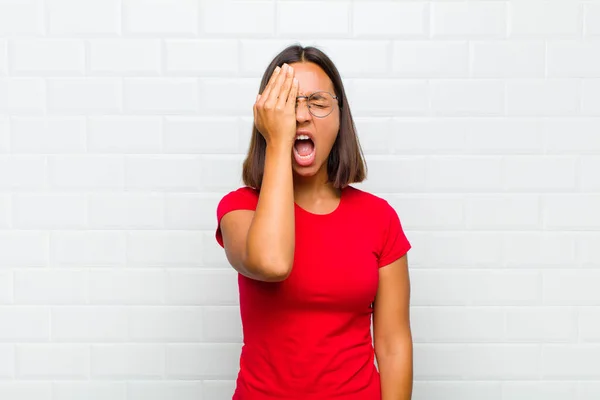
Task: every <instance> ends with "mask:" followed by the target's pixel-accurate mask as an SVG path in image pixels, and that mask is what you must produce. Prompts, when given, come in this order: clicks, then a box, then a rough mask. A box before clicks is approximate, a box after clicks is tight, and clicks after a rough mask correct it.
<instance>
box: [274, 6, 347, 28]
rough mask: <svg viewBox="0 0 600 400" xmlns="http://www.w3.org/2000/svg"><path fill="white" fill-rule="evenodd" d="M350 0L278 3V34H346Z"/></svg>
mask: <svg viewBox="0 0 600 400" xmlns="http://www.w3.org/2000/svg"><path fill="white" fill-rule="evenodd" d="M349 13H350V2H347V1H343V2H325V1H320V2H315V3H312V2H302V1H287V2H282V3H280V4H277V18H276V23H277V34H278V36H294V35H299V34H302V35H305V36H318V37H329V36H346V35H348V33H349V32H350V26H349Z"/></svg>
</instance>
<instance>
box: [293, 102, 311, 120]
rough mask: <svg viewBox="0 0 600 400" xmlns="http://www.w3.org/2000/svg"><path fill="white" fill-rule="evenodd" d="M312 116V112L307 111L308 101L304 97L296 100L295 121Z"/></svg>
mask: <svg viewBox="0 0 600 400" xmlns="http://www.w3.org/2000/svg"><path fill="white" fill-rule="evenodd" d="M311 118H312V114H311V113H310V111H308V103H307V101H306V99H297V100H296V121H298V122H299V123H302V122H305V121H308V120H310V119H311Z"/></svg>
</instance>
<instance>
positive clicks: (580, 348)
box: [542, 344, 600, 380]
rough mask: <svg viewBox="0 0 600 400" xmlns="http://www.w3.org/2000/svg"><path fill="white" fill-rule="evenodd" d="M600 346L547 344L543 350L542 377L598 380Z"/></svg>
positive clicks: (599, 373)
mask: <svg viewBox="0 0 600 400" xmlns="http://www.w3.org/2000/svg"><path fill="white" fill-rule="evenodd" d="M599 371H600V345H598V344H568V345H565V344H547V345H544V346H543V348H542V377H543V378H546V379H547V378H550V379H563V380H568V379H598V376H599V375H600V372H599Z"/></svg>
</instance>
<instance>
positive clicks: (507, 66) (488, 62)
mask: <svg viewBox="0 0 600 400" xmlns="http://www.w3.org/2000/svg"><path fill="white" fill-rule="evenodd" d="M471 51H472V64H471V65H472V73H473V76H474V77H477V78H537V77H544V74H545V71H546V59H545V57H546V46H545V44H544V42H542V41H519V42H510V41H476V42H473V43H472V44H471Z"/></svg>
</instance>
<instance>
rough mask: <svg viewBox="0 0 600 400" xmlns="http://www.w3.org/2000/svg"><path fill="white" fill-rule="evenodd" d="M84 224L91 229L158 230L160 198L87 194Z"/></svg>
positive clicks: (161, 211)
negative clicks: (86, 220)
mask: <svg viewBox="0 0 600 400" xmlns="http://www.w3.org/2000/svg"><path fill="white" fill-rule="evenodd" d="M87 206H88V224H89V226H90V228H94V229H161V228H163V227H164V218H165V217H164V215H165V212H164V198H163V196H162V195H161V194H158V193H126V192H125V193H118V192H117V193H91V194H90V195H89V196H88V203H87Z"/></svg>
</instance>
